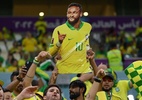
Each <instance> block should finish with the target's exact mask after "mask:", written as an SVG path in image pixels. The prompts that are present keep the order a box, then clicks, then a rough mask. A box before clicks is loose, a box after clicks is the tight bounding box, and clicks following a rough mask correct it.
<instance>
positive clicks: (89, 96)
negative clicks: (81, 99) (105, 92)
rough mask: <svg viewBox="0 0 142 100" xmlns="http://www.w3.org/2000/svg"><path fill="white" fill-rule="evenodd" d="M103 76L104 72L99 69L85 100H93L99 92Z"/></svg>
mask: <svg viewBox="0 0 142 100" xmlns="http://www.w3.org/2000/svg"><path fill="white" fill-rule="evenodd" d="M103 76H105V72H104V70H103V69H100V70H99V71H98V72H97V73H96V76H95V77H94V82H93V85H92V87H91V88H90V90H89V92H88V94H87V96H86V100H94V99H95V97H96V94H97V92H98V91H99V88H100V85H101V78H102V77H103Z"/></svg>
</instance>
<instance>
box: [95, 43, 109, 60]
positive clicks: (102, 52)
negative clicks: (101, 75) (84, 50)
mask: <svg viewBox="0 0 142 100" xmlns="http://www.w3.org/2000/svg"><path fill="white" fill-rule="evenodd" d="M105 49H106V48H105V45H104V44H100V45H99V48H98V50H97V51H96V52H95V57H96V58H97V59H102V58H107V51H106V50H105Z"/></svg>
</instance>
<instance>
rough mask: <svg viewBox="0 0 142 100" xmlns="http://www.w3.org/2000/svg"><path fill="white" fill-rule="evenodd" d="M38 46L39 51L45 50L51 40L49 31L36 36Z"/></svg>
mask: <svg viewBox="0 0 142 100" xmlns="http://www.w3.org/2000/svg"><path fill="white" fill-rule="evenodd" d="M37 40H38V48H39V50H40V51H42V50H44V51H47V50H48V48H49V45H50V42H51V35H50V34H49V33H44V34H41V35H40V36H39V37H38V38H37Z"/></svg>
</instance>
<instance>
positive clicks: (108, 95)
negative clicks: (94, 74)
mask: <svg viewBox="0 0 142 100" xmlns="http://www.w3.org/2000/svg"><path fill="white" fill-rule="evenodd" d="M105 93H106V97H107V100H112V90H111V91H110V94H108V93H107V92H105Z"/></svg>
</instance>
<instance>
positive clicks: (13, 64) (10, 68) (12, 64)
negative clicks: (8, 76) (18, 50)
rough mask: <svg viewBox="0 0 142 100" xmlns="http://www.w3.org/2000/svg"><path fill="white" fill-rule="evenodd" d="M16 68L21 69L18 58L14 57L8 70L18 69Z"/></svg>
mask: <svg viewBox="0 0 142 100" xmlns="http://www.w3.org/2000/svg"><path fill="white" fill-rule="evenodd" d="M16 70H19V67H18V61H17V60H16V59H12V60H11V66H9V67H8V68H7V70H6V71H7V72H13V71H16Z"/></svg>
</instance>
